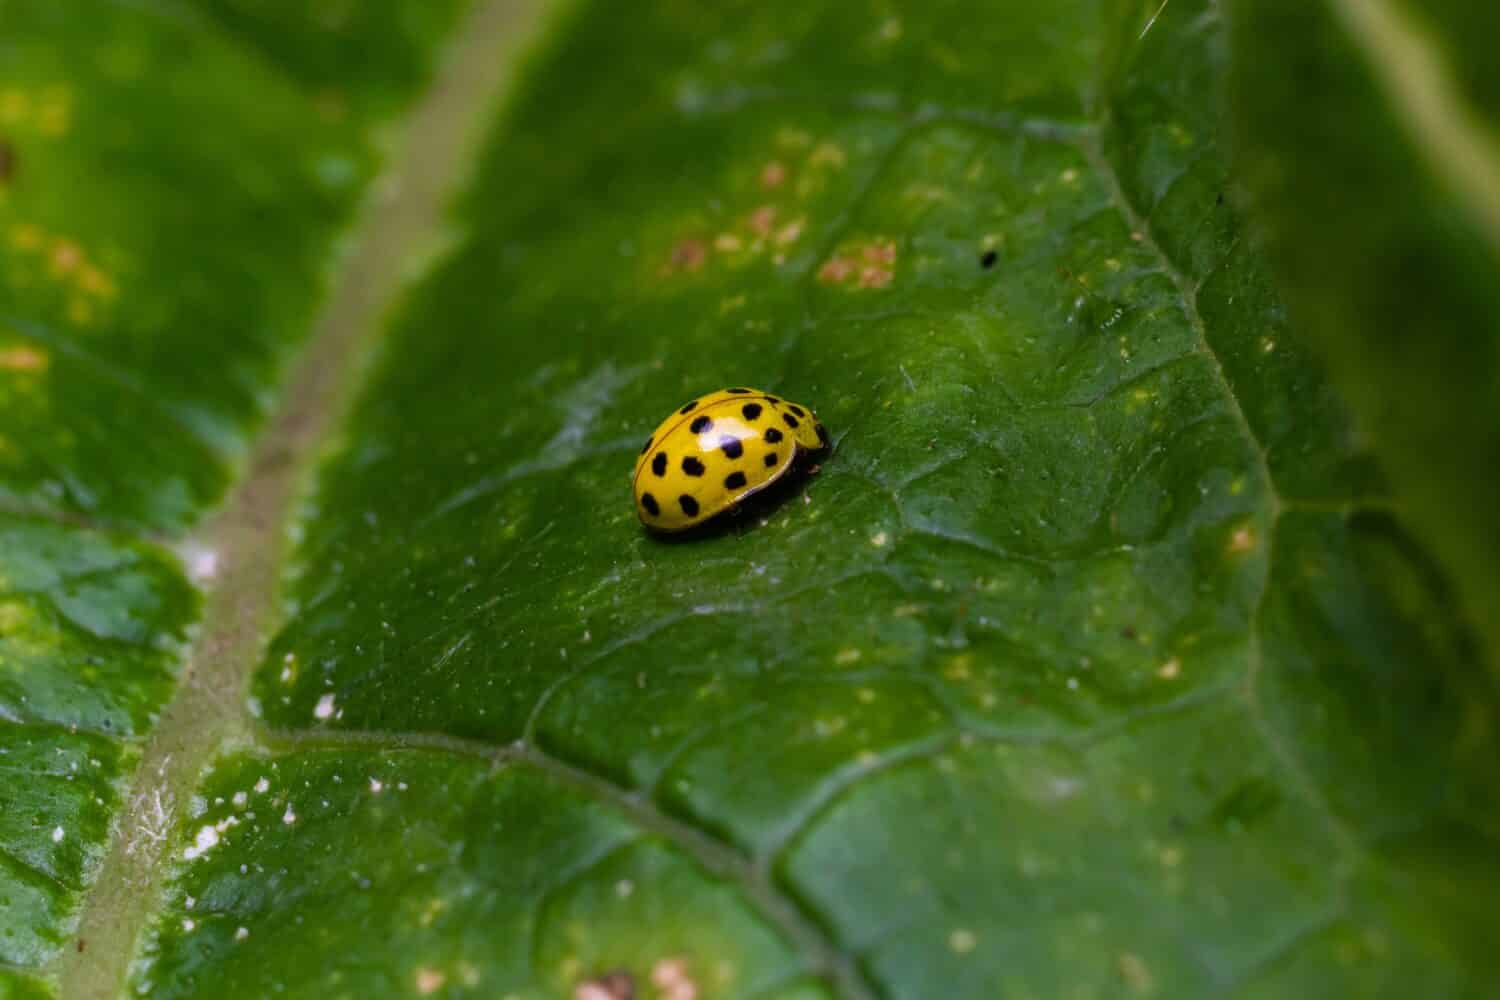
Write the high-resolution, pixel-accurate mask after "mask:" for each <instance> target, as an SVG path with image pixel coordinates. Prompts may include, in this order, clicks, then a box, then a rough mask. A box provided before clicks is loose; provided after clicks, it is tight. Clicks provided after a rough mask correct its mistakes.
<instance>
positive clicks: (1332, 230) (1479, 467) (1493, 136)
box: [1228, 0, 1500, 671]
mask: <svg viewBox="0 0 1500 1000" xmlns="http://www.w3.org/2000/svg"><path fill="white" fill-rule="evenodd" d="M1228 6H1229V9H1230V11H1231V12H1232V15H1233V17H1234V19H1235V20H1236V21H1237V22H1238V24H1237V28H1238V30H1236V31H1234V32H1233V37H1234V38H1235V39H1236V40H1237V44H1236V56H1237V58H1236V61H1235V65H1236V73H1235V74H1234V84H1233V97H1234V108H1235V119H1236V124H1237V125H1238V130H1239V133H1240V135H1241V143H1240V145H1241V146H1242V147H1243V148H1242V150H1241V153H1242V155H1241V157H1240V159H1241V161H1242V163H1243V170H1244V175H1245V179H1246V181H1247V184H1248V186H1249V188H1250V189H1251V193H1252V194H1253V195H1254V197H1255V202H1256V204H1257V207H1259V208H1260V209H1261V210H1262V211H1261V218H1262V220H1263V227H1262V228H1263V230H1264V234H1263V235H1264V237H1265V242H1266V243H1267V247H1268V250H1269V252H1270V256H1271V258H1272V260H1273V261H1274V262H1275V263H1276V264H1277V265H1278V270H1279V272H1280V274H1281V276H1282V278H1283V282H1284V285H1285V287H1286V292H1287V301H1288V305H1289V306H1290V307H1291V308H1292V309H1293V310H1294V311H1295V314H1296V315H1297V316H1298V317H1299V319H1300V320H1301V323H1300V327H1301V328H1302V329H1305V330H1306V331H1307V335H1308V337H1309V338H1310V339H1312V340H1314V341H1315V342H1316V343H1315V346H1317V347H1319V348H1320V349H1321V350H1322V351H1323V352H1324V353H1325V354H1326V356H1327V358H1328V359H1329V362H1330V365H1331V366H1332V369H1333V371H1334V373H1335V374H1336V375H1338V376H1339V379H1340V382H1341V385H1342V386H1343V387H1344V388H1345V389H1346V390H1347V392H1348V393H1349V398H1350V402H1351V404H1353V405H1354V406H1355V407H1356V408H1357V409H1358V411H1359V413H1360V415H1361V417H1362V418H1363V421H1364V425H1365V426H1366V427H1367V428H1368V432H1369V438H1370V441H1371V442H1372V446H1373V447H1374V448H1376V449H1377V450H1378V451H1379V452H1380V454H1381V457H1382V459H1383V460H1384V461H1385V463H1386V465H1387V466H1388V468H1389V469H1390V471H1391V475H1392V477H1393V478H1394V480H1395V482H1396V485H1397V486H1398V487H1399V492H1400V494H1401V496H1402V497H1403V498H1404V499H1405V500H1406V501H1407V502H1408V503H1409V504H1410V508H1411V523H1412V525H1413V527H1414V529H1415V530H1417V531H1418V532H1419V533H1420V534H1421V536H1422V537H1423V539H1424V540H1425V541H1427V542H1428V543H1429V544H1430V545H1431V546H1432V549H1433V551H1434V552H1435V553H1436V554H1437V555H1438V556H1440V557H1441V558H1442V559H1443V560H1444V562H1445V563H1446V565H1447V566H1448V568H1449V570H1450V571H1451V572H1452V574H1453V576H1454V577H1455V579H1456V580H1457V581H1458V582H1459V583H1460V584H1461V588H1460V593H1459V595H1458V596H1459V599H1460V600H1461V602H1462V604H1463V605H1464V607H1465V610H1466V611H1467V612H1468V615H1469V617H1470V619H1471V621H1472V622H1473V623H1474V625H1475V627H1476V628H1477V630H1478V631H1479V632H1480V634H1481V635H1482V636H1483V638H1484V639H1485V640H1486V643H1487V646H1488V651H1489V660H1490V663H1491V667H1492V669H1494V670H1497V671H1500V573H1496V572H1495V565H1496V562H1497V560H1500V534H1497V533H1496V532H1495V531H1494V530H1493V528H1492V526H1491V524H1490V522H1491V520H1492V517H1493V512H1494V511H1495V510H1497V509H1500V475H1496V473H1495V471H1494V470H1495V469H1496V468H1497V466H1500V393H1497V392H1496V391H1495V387H1496V385H1497V383H1500V283H1497V282H1496V280H1495V275H1496V274H1497V272H1500V73H1497V69H1496V62H1495V60H1494V59H1493V58H1492V57H1491V54H1490V46H1489V44H1488V40H1489V39H1492V38H1494V37H1495V35H1496V32H1497V31H1500V8H1496V7H1495V6H1494V5H1493V4H1466V3H1463V2H1444V3H1440V4H1436V5H1430V4H1427V5H1417V4H1411V3H1404V2H1398V0H1320V2H1317V3H1300V2H1295V0H1274V2H1270V3H1260V2H1246V3H1238V2H1236V3H1231V4H1229V5H1228Z"/></svg>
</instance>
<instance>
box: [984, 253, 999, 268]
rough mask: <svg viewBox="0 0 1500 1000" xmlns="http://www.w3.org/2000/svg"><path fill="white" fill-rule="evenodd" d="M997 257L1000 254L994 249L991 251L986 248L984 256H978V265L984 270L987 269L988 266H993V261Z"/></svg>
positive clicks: (997, 258)
mask: <svg viewBox="0 0 1500 1000" xmlns="http://www.w3.org/2000/svg"><path fill="white" fill-rule="evenodd" d="M999 259H1000V255H999V254H997V253H996V252H995V251H993V250H986V251H985V252H984V256H983V257H980V258H979V266H980V267H982V268H984V269H985V270H986V271H988V270H989V269H990V268H992V267H994V266H995V261H997V260H999Z"/></svg>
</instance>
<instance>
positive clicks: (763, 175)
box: [760, 160, 786, 191]
mask: <svg viewBox="0 0 1500 1000" xmlns="http://www.w3.org/2000/svg"><path fill="white" fill-rule="evenodd" d="M785 180H786V167H784V166H782V165H781V161H780V160H772V161H771V162H770V163H767V164H766V165H765V166H764V167H762V168H761V171H760V186H761V187H763V188H765V189H766V190H767V191H769V190H771V189H772V188H778V187H781V185H782V183H783V182H784V181H785Z"/></svg>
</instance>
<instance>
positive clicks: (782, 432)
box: [631, 388, 828, 532]
mask: <svg viewBox="0 0 1500 1000" xmlns="http://www.w3.org/2000/svg"><path fill="white" fill-rule="evenodd" d="M826 447H828V431H827V430H826V429H825V428H824V427H823V424H822V423H821V422H820V421H819V420H818V418H817V415H816V414H815V413H813V411H812V409H811V408H810V407H806V406H802V405H799V404H797V403H792V402H789V401H787V400H784V399H782V398H780V397H779V396H773V395H771V394H770V393H766V392H761V391H760V390H759V389H746V388H734V389H721V390H719V391H718V392H712V393H709V394H708V395H706V396H700V397H698V398H697V399H694V400H692V401H691V402H689V403H686V404H684V405H683V406H681V407H679V408H678V409H677V410H676V411H675V412H674V413H673V414H672V415H671V416H670V417H668V418H667V419H665V420H663V421H662V422H661V424H660V425H658V426H657V428H656V430H654V431H652V433H651V436H650V437H649V438H647V439H646V444H645V446H644V447H643V448H642V449H641V452H640V454H639V455H638V456H637V457H636V461H635V471H634V472H633V473H632V476H631V487H632V491H633V492H634V494H635V511H636V515H637V516H638V517H639V518H640V520H641V523H642V524H644V525H645V526H646V527H648V528H650V529H651V530H653V531H661V532H674V531H686V530H687V529H688V528H693V527H696V526H697V525H700V524H702V523H703V522H705V521H707V520H709V519H710V518H713V517H716V516H717V515H719V514H722V513H724V511H726V510H729V509H730V508H731V507H734V506H735V505H736V504H738V503H740V502H742V501H743V500H745V499H746V498H747V497H750V496H752V495H753V494H755V493H758V492H760V491H761V490H763V489H765V488H766V487H767V486H770V485H771V484H772V483H774V482H776V481H777V480H779V479H780V478H781V477H782V476H784V475H786V474H787V473H788V472H789V471H790V470H791V469H792V468H793V466H795V465H796V464H797V461H798V459H799V458H800V457H801V456H803V455H807V454H812V453H815V452H819V451H822V450H823V449H824V448H826Z"/></svg>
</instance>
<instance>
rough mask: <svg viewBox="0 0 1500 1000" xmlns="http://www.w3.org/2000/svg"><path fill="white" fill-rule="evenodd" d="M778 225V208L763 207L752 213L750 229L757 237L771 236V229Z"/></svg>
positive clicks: (772, 206)
mask: <svg viewBox="0 0 1500 1000" xmlns="http://www.w3.org/2000/svg"><path fill="white" fill-rule="evenodd" d="M775 224H776V207H775V206H774V205H762V206H760V208H757V209H756V210H755V211H753V212H751V213H750V229H751V230H752V231H753V232H754V233H755V235H756V236H770V235H771V227H772V226H774V225H775Z"/></svg>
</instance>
